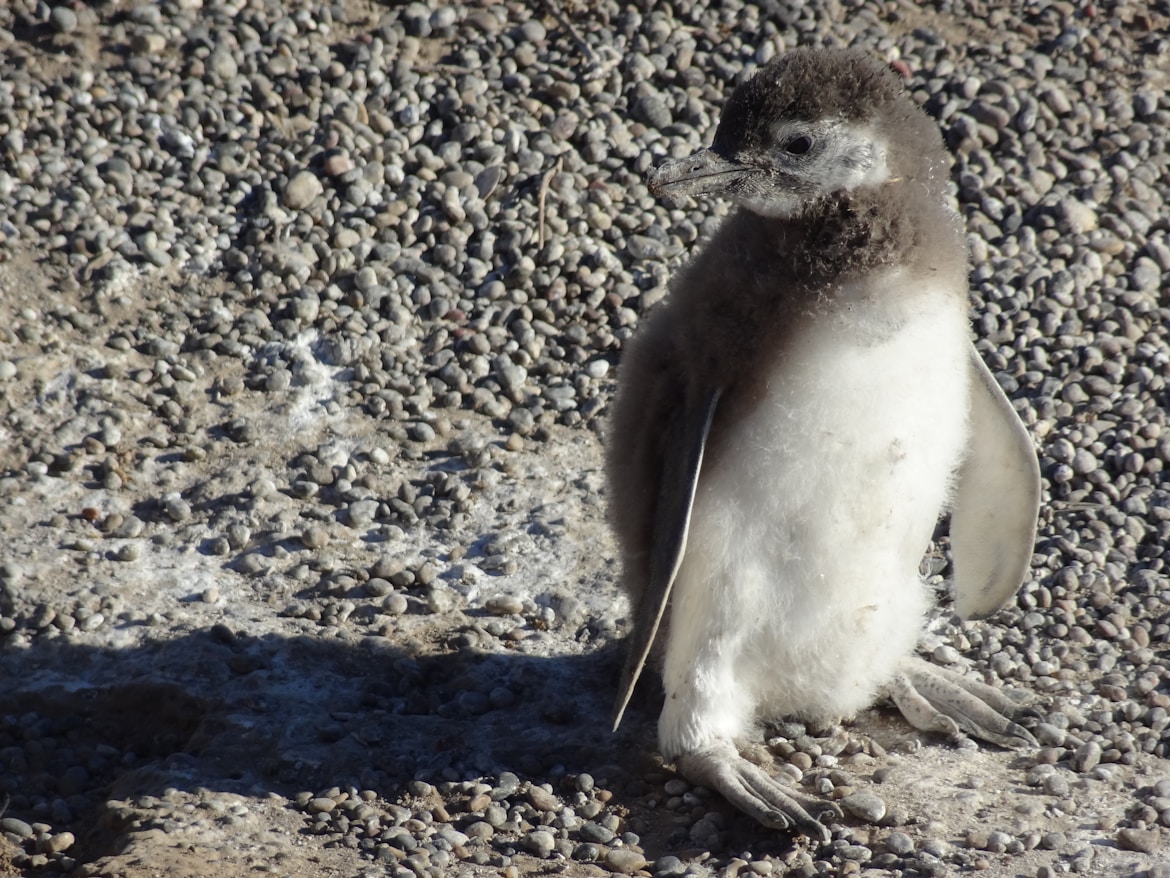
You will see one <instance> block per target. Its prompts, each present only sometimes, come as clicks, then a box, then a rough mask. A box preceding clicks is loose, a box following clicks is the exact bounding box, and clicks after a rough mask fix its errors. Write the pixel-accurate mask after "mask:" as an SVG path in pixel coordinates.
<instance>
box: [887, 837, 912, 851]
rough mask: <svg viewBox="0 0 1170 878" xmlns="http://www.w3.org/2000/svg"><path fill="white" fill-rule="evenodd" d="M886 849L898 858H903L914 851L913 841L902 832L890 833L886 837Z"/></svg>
mask: <svg viewBox="0 0 1170 878" xmlns="http://www.w3.org/2000/svg"><path fill="white" fill-rule="evenodd" d="M886 849H887V850H888V851H889V852H890V853H892V854H897V855H898V856H899V857H904V856H906V855H907V854H910V853H913V851H914V839H912V838H911V837H910V836H908V835H907V834H906V833H904V832H891V833H890V834H889V835H887V836H886Z"/></svg>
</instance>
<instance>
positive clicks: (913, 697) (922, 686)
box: [886, 658, 1039, 750]
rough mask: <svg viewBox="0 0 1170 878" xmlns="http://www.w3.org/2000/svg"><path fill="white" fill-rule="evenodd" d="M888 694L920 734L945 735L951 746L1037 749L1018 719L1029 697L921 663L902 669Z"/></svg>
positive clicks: (911, 660)
mask: <svg viewBox="0 0 1170 878" xmlns="http://www.w3.org/2000/svg"><path fill="white" fill-rule="evenodd" d="M886 694H887V695H889V697H890V698H891V699H893V702H894V704H896V705H897V707H898V710H900V711H901V712H902V715H903V716H904V717H906V719H907V720H908V721H909V722H910V724H911V725H912V726H914V728H916V729H920V730H921V731H924V732H941V733H942V734H944V735H946V736H947V737H948V738H950V739H951V740H952V741H961V740H963V738H964V737H966V736H968V735H969V736H971V737H972V738H979V739H980V740H982V741H990V742H991V743H992V744H998V745H999V746H1000V747H1004V748H1007V749H1009V750H1014V749H1016V748H1018V747H1022V746H1024V745H1025V744H1026V745H1029V746H1032V747H1037V746H1039V744H1038V743H1037V742H1036V739H1035V738H1034V737H1032V733H1031V732H1029V731H1028V730H1027V729H1026V728H1024V727H1023V726H1022V725H1020V724H1019V723H1017V722H1015V719H1017V718H1020V717H1021V716H1022V715H1023V714H1026V713H1027V712H1028V701H1029V700H1030V699H1029V698H1028V696H1024V695H1021V694H1019V693H1016V692H1013V691H1011V690H1009V689H995V688H993V687H991V686H988V685H986V684H984V683H980V682H979V681H978V680H972V679H970V678H969V677H965V676H964V675H962V674H957V673H955V672H954V671H950V670H947V669H946V668H940V667H938V666H937V665H932V664H930V663H929V662H927V661H924V660H922V659H920V658H908V659H906V660H904V661H903V662H902V663H901V665H900V666H899V668H898V673H897V674H896V675H895V677H894V680H893V681H892V682H891V683H890V684H889V686H888V687H887V690H886Z"/></svg>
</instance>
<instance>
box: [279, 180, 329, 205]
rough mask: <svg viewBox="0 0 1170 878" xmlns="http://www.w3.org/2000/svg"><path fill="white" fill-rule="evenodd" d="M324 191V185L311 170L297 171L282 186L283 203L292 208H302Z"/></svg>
mask: <svg viewBox="0 0 1170 878" xmlns="http://www.w3.org/2000/svg"><path fill="white" fill-rule="evenodd" d="M324 192H325V187H324V186H323V185H322V184H321V181H320V180H319V179H317V175H316V174H314V173H313V172H312V171H298V172H297V173H296V174H294V175H293V176H292V177H291V178H290V179H289V181H288V182H287V183H286V184H285V186H284V193H283V198H284V204H285V206H286V207H288V208H291V209H292V210H304V209H305V208H306V207H308V206H309V205H310V204H312V203H313V201H314V200H315V199H316V198H317V197H318V196H319V195H322V194H323V193H324Z"/></svg>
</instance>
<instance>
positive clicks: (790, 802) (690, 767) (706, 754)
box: [675, 741, 843, 844]
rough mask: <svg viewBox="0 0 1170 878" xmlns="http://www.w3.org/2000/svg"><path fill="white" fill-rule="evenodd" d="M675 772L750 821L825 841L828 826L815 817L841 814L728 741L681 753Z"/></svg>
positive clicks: (827, 836) (827, 840)
mask: <svg viewBox="0 0 1170 878" xmlns="http://www.w3.org/2000/svg"><path fill="white" fill-rule="evenodd" d="M675 766H676V767H677V768H678V771H679V773H680V774H681V775H682V776H683V777H685V778H686V779H687V780H689V781H690V782H691V783H694V784H698V785H699V786H704V787H707V788H708V789H711V790H714V791H715V792H717V793H720V794H721V795H722V796H723V797H724V798H726V799H727V801H729V802H730V803H731V804H732V805H734V806H735V807H737V808H739V810H741V811H743V812H744V813H745V814H747V815H748V816H750V817H752V818H753V819H754V820H756V821H758V822H759V823H762V824H763V825H764V826H770V827H772V828H773V829H785V830H793V829H794V830H797V831H799V832H802V833H804V834H805V835H807V836H808V837H809V838H811V839H814V840H816V841H820V842H822V843H824V844H827V843H828V842H829V840H830V835H829V830H828V828H827V827H826V826H825V825H824V824H823V823H821V821H820V820H819V819H818V817H814V816H813V813H816V814H818V815H819V816H829V817H836V818H838V819H840V818H841V817H842V816H843V815H842V813H841V809H840V808H838V807H837V806H836V805H834V804H833V803H832V802H827V801H822V800H819V799H816V798H813V797H812V796H806V795H804V794H803V793H800V792H797V791H796V790H794V789H791V788H789V787H786V786H784V785H783V784H781V783H780V782H779V781H778V780H776V779H775V778H773V777H771V776H770V775H769V774H767V773H766V772H764V771H762V770H761V769H760V768H758V767H757V766H755V765H752V763H750V762H748V761H747V760H746V759H744V758H743V757H742V756H740V755H739V752H738V751H737V750H736V749H735V747H734V745H732V744H731V742H729V741H716V742H715V743H713V744H711V745H709V746H707V747H704V748H702V749H701V750H691V751H689V752H687V753H684V754H682V755H681V756H679V757H678V758H677V759H676V760H675Z"/></svg>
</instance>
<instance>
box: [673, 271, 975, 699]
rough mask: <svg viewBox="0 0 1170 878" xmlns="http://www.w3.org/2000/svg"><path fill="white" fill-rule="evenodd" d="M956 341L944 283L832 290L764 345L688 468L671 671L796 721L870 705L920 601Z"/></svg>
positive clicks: (948, 478) (955, 390)
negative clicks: (732, 413) (906, 301)
mask: <svg viewBox="0 0 1170 878" xmlns="http://www.w3.org/2000/svg"><path fill="white" fill-rule="evenodd" d="M967 345H968V340H967V325H966V318H965V308H964V306H963V303H962V302H959V301H957V300H956V297H954V296H948V295H944V294H935V295H923V296H919V297H918V302H917V303H916V305H915V307H914V308H912V309H911V308H907V309H906V310H905V311H903V312H901V313H895V314H890V313H888V312H887V311H885V310H882V309H881V308H878V307H876V306H873V307H870V310H869V311H868V312H867V311H866V303H864V302H863V303H862V304H861V305H858V304H855V303H851V302H849V301H848V300H846V301H845V302H844V303H843V304H842V306H841V307H840V308H839V309H838V310H837V311H835V312H833V313H831V314H829V315H826V316H825V317H823V318H822V319H820V320H818V321H816V322H814V323H813V324H812V325H811V326H810V327H808V328H807V329H806V330H805V331H804V332H802V334H801V336H800V338H799V340H796V341H795V342H794V343H793V344H792V345H791V346H790V347H789V349H787V350H785V351H784V352H782V353H781V354H779V355H778V356H777V357H776V358H775V360H774V363H773V365H772V368H771V370H770V372H769V373H768V375H767V377H766V381H765V389H764V392H763V393H762V395H761V397H760V399H759V401H758V404H757V405H755V406H754V407H753V408H752V410H751V411H750V412H749V413H747V414H746V415H745V416H743V417H742V418H740V419H739V420H738V421H737V422H736V423H734V424H729V425H727V428H726V429H727V433H726V434H725V435H721V436H720V437H719V453H718V454H717V455H716V456H715V459H713V460H712V461H711V466H710V467H709V468H708V467H704V470H703V472H702V474H701V477H700V482H699V486H698V491H697V494H696V498H695V504H694V510H693V515H692V520H691V530H690V536H689V538H688V543H687V548H686V553H685V556H684V559H683V563H682V566H681V569H680V571H679V576H678V580H677V582H676V586H675V592H674V606H673V609H672V613H671V629H670V630H671V643H670V644H668V648H667V662H666V665H667V667H666V671H667V676H668V678H669V677H670V675H671V672H672V668H673V670H674V671H675V672H677V673H681V674H685V673H687V672H686V671H684V670H682V669H683V668H684V666H685V665H686V664H688V663H689V664H690V666H691V667H692V668H694V667H698V668H699V669H700V670H699V673H704V672H707V671H709V672H711V673H714V674H716V676H720V675H723V674H726V675H727V679H729V680H733V681H734V684H735V685H736V686H739V687H742V688H743V690H744V693H745V694H746V695H747V696H748V701H749V702H751V703H752V704H753V705H754V706H755V707H756V708H759V707H767V708H768V709H769V710H771V711H773V712H776V713H782V714H786V715H804V716H806V717H809V718H814V717H822V718H834V717H839V716H846V715H850V714H852V713H854V712H856V711H857V710H859V709H861V708H863V707H865V706H867V705H868V704H869V703H871V701H872V700H873V698H874V695H875V692H876V690H877V688H878V687H879V686H880V685H881V684H882V683H884V682H886V681H887V680H888V679H889V677H890V676H891V675H892V673H893V670H894V668H895V666H896V665H897V662H898V661H899V660H900V659H901V658H902V657H904V656H905V655H906V654H908V653H909V652H910V651H911V650H912V649H913V647H914V643H915V641H916V638H917V636H918V633H919V630H920V628H921V624H922V618H923V614H924V612H925V610H926V607H927V595H926V592H925V587H924V586H923V584H922V583H921V581H920V579H919V577H918V573H917V570H918V565H919V562H920V560H921V557H922V553H923V551H924V550H925V548H926V547H927V544H928V543H929V541H930V538H931V534H932V531H933V528H934V524H935V522H936V520H937V518H938V515H939V514H940V512H941V511H942V510H943V508H944V507H945V505H946V502H947V498H948V493H949V490H950V486H951V482H952V479H953V475H954V472H955V469H956V467H957V465H958V463H959V461H960V459H961V456H962V451H963V446H964V443H965V437H966V432H967V429H968V427H967V381H968V367H967V360H966V350H967ZM672 658H673V660H672ZM704 668H706V671H704ZM679 682H681V681H679ZM668 688H669V685H668Z"/></svg>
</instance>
